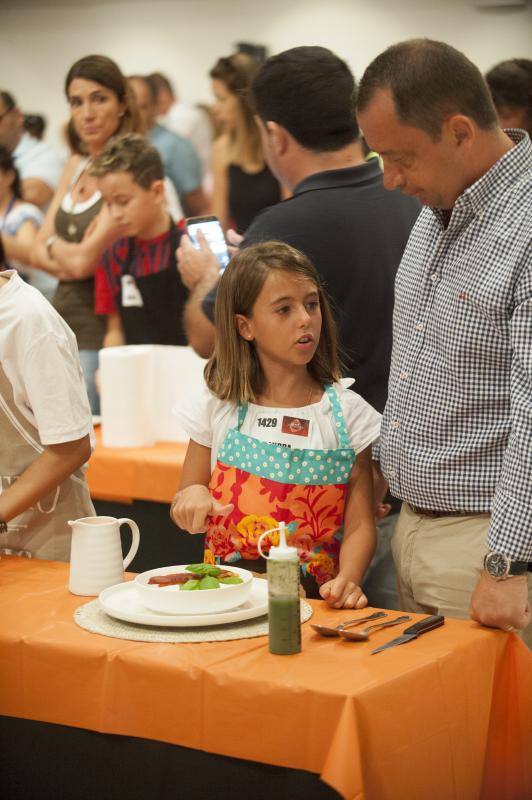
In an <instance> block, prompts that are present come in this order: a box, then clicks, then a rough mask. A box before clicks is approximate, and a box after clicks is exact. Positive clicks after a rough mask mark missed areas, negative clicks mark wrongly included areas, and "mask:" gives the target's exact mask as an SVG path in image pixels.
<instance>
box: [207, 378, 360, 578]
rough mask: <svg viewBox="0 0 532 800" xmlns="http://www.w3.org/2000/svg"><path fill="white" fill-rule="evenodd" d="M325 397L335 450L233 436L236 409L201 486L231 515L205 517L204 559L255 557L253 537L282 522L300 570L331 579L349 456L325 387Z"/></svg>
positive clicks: (241, 412)
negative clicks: (229, 508)
mask: <svg viewBox="0 0 532 800" xmlns="http://www.w3.org/2000/svg"><path fill="white" fill-rule="evenodd" d="M325 392H326V393H327V397H328V399H329V402H330V404H331V413H332V415H333V419H334V423H335V426H336V430H337V434H338V441H339V447H338V448H336V449H334V450H307V449H299V448H289V447H282V446H280V445H276V444H269V443H267V442H263V441H261V440H259V439H256V438H255V437H253V436H247V435H246V434H243V433H241V431H240V429H241V427H242V423H243V422H244V418H245V416H246V411H247V404H245V405H241V406H239V407H238V421H237V425H236V427H234V428H230V429H229V431H228V432H227V435H226V437H225V439H224V441H223V443H222V446H221V448H220V450H219V452H218V458H217V462H216V466H215V468H214V471H213V473H212V476H211V481H210V483H209V491H210V493H211V494H212V496H213V497H214V498H215V499H216V500H217V501H218V502H219V503H222V504H224V505H225V504H227V503H232V504H233V505H234V510H233V511H232V512H231V513H230V514H229V515H227V516H215V517H208V524H207V535H206V540H205V546H206V551H205V560H206V561H211V562H213V561H214V560H215V559H216V558H219V559H221V560H222V561H227V562H232V561H237V560H238V559H240V558H243V559H248V560H254V559H257V558H259V552H258V550H257V540H258V538H259V536H260V535H261V534H262V533H264V531H266V530H268V529H269V528H274V527H276V526H277V525H278V524H279V522H281V521H284V522H285V523H287V526H288V529H289V531H290V534H291V535H290V544H291V545H292V546H295V547H297V548H298V551H299V559H300V563H301V568H302V570H303V572H304V573H308V574H310V575H313V576H314V578H315V579H316V581H317V583H318V584H320V585H321V584H322V583H324V582H325V581H327V580H329V579H330V578H331V577H334V575H336V574H337V572H338V554H339V551H340V544H341V539H342V523H343V516H344V506H345V498H346V493H347V484H348V482H349V478H350V476H351V470H352V468H353V464H354V462H355V452H354V450H353V448H352V447H351V444H350V442H349V437H348V434H347V428H346V425H345V420H344V416H343V413H342V407H341V405H340V400H339V398H338V394H337V392H336V389H335V388H334V387H333V386H326V387H325ZM284 419H285V420H292V418H291V417H284ZM293 419H294V420H296V418H295V417H294V418H293ZM297 421H298V422H300V423H302V424H304V421H303V420H297ZM287 424H290V423H289V422H288V423H287ZM292 424H293V425H295V424H296V423H292ZM287 432H288V431H287ZM290 432H291V433H295V431H294V430H293V429H291V430H290ZM275 537H276V534H273V535H272V537H268V538H271V541H269V542H268V539H266V540H263V545H262V547H263V549H265V550H267V549H268V548H269V546H270V545H271V544H275V543H276V541H275Z"/></svg>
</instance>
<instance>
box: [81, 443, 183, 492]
mask: <svg viewBox="0 0 532 800" xmlns="http://www.w3.org/2000/svg"><path fill="white" fill-rule="evenodd" d="M95 437H96V447H95V450H94V452H93V454H92V456H91V459H90V461H89V468H88V471H87V480H88V483H89V488H90V492H91V496H92V497H93V498H96V499H98V500H116V501H118V502H125V503H131V502H132V501H133V500H152V501H153V502H156V503H169V502H170V501H171V500H172V498H173V496H174V495H175V493H176V492H177V487H178V484H179V479H180V477H181V468H182V466H183V461H184V458H185V453H186V450H187V445H186V444H180V443H178V442H157V444H156V445H155V446H154V447H116V448H115V447H113V448H110V447H104V446H103V444H102V434H101V429H100V428H96V429H95Z"/></svg>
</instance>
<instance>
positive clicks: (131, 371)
mask: <svg viewBox="0 0 532 800" xmlns="http://www.w3.org/2000/svg"><path fill="white" fill-rule="evenodd" d="M99 355H100V358H99V361H100V403H101V415H102V439H103V444H104V445H105V446H106V447H148V446H151V445H153V444H154V443H155V441H156V438H159V437H158V436H156V431H155V427H156V426H155V420H156V418H157V413H158V409H157V406H156V386H155V377H156V374H155V359H154V348H153V346H152V345H127V346H125V347H108V348H105V349H104V350H100V354H99Z"/></svg>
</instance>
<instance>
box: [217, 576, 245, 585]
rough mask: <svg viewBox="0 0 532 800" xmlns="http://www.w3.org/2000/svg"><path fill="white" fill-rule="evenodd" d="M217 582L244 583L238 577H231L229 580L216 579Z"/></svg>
mask: <svg viewBox="0 0 532 800" xmlns="http://www.w3.org/2000/svg"><path fill="white" fill-rule="evenodd" d="M218 580H219V581H220V583H244V581H243V580H242V578H240V577H239V576H238V575H232V576H231V577H229V578H218Z"/></svg>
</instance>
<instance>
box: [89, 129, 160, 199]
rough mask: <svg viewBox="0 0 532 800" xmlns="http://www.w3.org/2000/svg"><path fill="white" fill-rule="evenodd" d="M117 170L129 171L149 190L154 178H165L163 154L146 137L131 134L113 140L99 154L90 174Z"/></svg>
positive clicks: (104, 173) (98, 174)
mask: <svg viewBox="0 0 532 800" xmlns="http://www.w3.org/2000/svg"><path fill="white" fill-rule="evenodd" d="M114 172H128V173H129V174H130V175H131V177H132V179H133V181H134V182H135V183H136V184H138V185H139V186H141V187H142V188H143V189H149V188H150V186H151V185H152V184H153V183H154V181H162V180H163V179H164V168H163V162H162V161H161V156H160V155H159V152H158V151H157V150H156V149H155V147H154V146H153V145H152V144H151V143H150V142H149V141H148V140H147V139H146V138H144V136H140V134H138V133H127V134H126V135H125V136H120V137H119V138H117V139H111V141H110V142H109V143H108V144H107V146H106V147H105V148H104V149H103V150H102V152H101V153H100V154H99V155H97V156H96V158H95V159H94V161H93V162H92V166H91V168H90V174H91V175H94V177H95V178H102V177H103V176H104V175H109V174H111V173H114Z"/></svg>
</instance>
